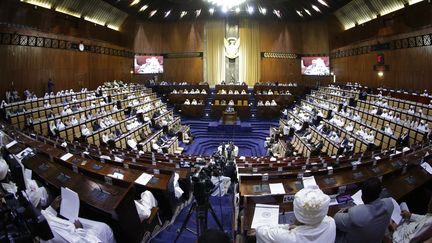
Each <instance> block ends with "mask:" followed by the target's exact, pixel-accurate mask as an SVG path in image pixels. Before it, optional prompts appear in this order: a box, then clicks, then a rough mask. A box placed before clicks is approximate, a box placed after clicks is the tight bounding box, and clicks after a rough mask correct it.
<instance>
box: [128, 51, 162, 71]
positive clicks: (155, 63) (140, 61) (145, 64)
mask: <svg viewBox="0 0 432 243" xmlns="http://www.w3.org/2000/svg"><path fill="white" fill-rule="evenodd" d="M134 62H135V64H134V72H135V74H154V73H163V56H140V55H136V56H135V61H134Z"/></svg>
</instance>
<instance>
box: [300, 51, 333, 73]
mask: <svg viewBox="0 0 432 243" xmlns="http://www.w3.org/2000/svg"><path fill="white" fill-rule="evenodd" d="M301 72H302V75H317V76H325V75H330V59H329V57H328V56H321V57H302V58H301Z"/></svg>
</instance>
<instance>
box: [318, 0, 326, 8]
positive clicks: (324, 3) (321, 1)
mask: <svg viewBox="0 0 432 243" xmlns="http://www.w3.org/2000/svg"><path fill="white" fill-rule="evenodd" d="M318 2H319V3H321V4H322V5H324V6H327V7H328V5H327V3H326V2H324V0H318Z"/></svg>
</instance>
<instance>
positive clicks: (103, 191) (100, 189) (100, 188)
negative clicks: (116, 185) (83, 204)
mask: <svg viewBox="0 0 432 243" xmlns="http://www.w3.org/2000/svg"><path fill="white" fill-rule="evenodd" d="M91 182H93V183H94V184H96V185H97V187H98V189H99V191H100V192H102V193H105V194H108V195H112V194H111V193H110V192H109V191H105V190H103V189H102V187H101V185H100V184H99V183H97V182H94V181H91Z"/></svg>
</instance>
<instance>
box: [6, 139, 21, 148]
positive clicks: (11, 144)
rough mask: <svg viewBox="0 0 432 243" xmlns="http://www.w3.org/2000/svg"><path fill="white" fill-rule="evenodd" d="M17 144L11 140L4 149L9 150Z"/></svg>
mask: <svg viewBox="0 0 432 243" xmlns="http://www.w3.org/2000/svg"><path fill="white" fill-rule="evenodd" d="M17 143H18V142H17V141H16V140H13V141H12V142H10V143H8V144H6V146H5V147H6V149H9V148H10V147H12V146H14V145H15V144H17Z"/></svg>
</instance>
